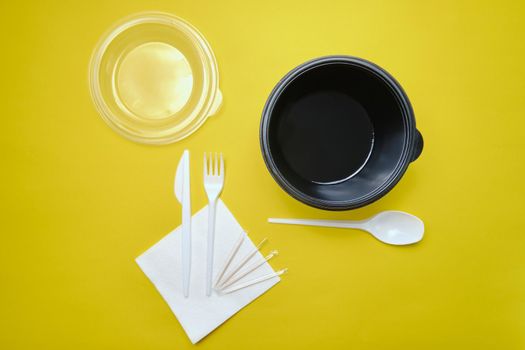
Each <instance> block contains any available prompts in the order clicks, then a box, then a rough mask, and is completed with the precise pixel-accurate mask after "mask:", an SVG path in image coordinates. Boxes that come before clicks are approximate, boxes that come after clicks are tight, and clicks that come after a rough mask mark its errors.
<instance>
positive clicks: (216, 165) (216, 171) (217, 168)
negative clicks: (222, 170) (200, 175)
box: [213, 152, 219, 176]
mask: <svg viewBox="0 0 525 350" xmlns="http://www.w3.org/2000/svg"><path fill="white" fill-rule="evenodd" d="M213 175H215V176H218V175H219V159H218V157H217V152H215V170H214V173H213Z"/></svg>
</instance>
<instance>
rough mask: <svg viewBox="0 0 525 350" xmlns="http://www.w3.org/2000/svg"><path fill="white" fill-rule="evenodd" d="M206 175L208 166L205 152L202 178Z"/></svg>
mask: <svg viewBox="0 0 525 350" xmlns="http://www.w3.org/2000/svg"><path fill="white" fill-rule="evenodd" d="M206 175H208V164H207V162H206V152H204V177H206Z"/></svg>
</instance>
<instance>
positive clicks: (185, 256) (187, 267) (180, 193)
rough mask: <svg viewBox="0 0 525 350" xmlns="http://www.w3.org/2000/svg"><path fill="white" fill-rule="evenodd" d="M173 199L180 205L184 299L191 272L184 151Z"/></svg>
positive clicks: (187, 165) (187, 171)
mask: <svg viewBox="0 0 525 350" xmlns="http://www.w3.org/2000/svg"><path fill="white" fill-rule="evenodd" d="M175 197H177V200H178V201H179V202H180V204H182V251H181V256H182V290H183V293H184V297H185V298H187V297H188V295H189V294H190V271H191V200H190V199H191V196H190V152H189V151H188V150H185V151H184V153H183V154H182V157H181V158H180V161H179V165H178V166H177V172H176V174H175Z"/></svg>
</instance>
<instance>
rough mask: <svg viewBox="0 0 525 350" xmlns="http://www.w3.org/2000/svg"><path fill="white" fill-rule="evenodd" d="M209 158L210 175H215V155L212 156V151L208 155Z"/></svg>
mask: <svg viewBox="0 0 525 350" xmlns="http://www.w3.org/2000/svg"><path fill="white" fill-rule="evenodd" d="M208 157H209V159H208V162H209V163H208V175H210V176H211V175H213V157H212V156H211V152H210V154H209V155H208Z"/></svg>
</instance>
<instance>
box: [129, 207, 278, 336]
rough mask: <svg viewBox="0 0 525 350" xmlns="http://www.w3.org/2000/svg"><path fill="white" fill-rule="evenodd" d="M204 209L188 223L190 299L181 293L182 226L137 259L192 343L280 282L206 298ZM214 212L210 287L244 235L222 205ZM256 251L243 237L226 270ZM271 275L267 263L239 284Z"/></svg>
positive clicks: (260, 284)
mask: <svg viewBox="0 0 525 350" xmlns="http://www.w3.org/2000/svg"><path fill="white" fill-rule="evenodd" d="M207 209H208V207H204V208H203V209H201V210H200V211H199V212H198V213H196V214H195V215H193V217H192V221H191V224H192V227H191V234H192V262H191V281H190V296H189V297H188V298H184V296H183V294H182V277H181V274H182V266H181V259H180V252H181V234H180V231H181V230H180V226H179V227H178V228H176V229H175V230H173V231H172V232H171V233H169V234H168V235H167V236H165V237H164V238H163V239H161V240H160V241H159V242H158V243H156V244H155V245H154V246H153V247H151V248H150V249H148V250H147V251H146V252H145V253H143V254H142V255H141V256H139V257H138V258H137V259H136V261H137V264H138V265H139V266H140V268H141V269H142V271H143V272H144V273H145V274H146V276H148V278H149V279H150V280H151V282H152V283H153V284H154V285H155V287H156V288H157V290H158V291H159V293H160V294H161V295H162V297H163V298H164V300H166V302H167V303H168V305H169V307H170V308H171V310H172V311H173V313H174V314H175V316H176V317H177V319H178V320H179V322H180V324H181V325H182V327H183V328H184V331H185V332H186V334H187V335H188V337H189V338H190V340H191V342H192V343H194V344H195V343H196V342H198V341H199V340H201V339H202V338H204V337H205V336H206V335H208V334H209V333H210V332H211V331H213V330H214V329H215V328H217V327H218V326H219V325H221V324H222V323H223V322H224V321H226V320H227V319H228V318H230V317H231V316H233V315H234V314H235V313H236V312H238V311H239V310H240V309H242V308H243V307H244V306H246V305H248V304H249V303H250V302H252V301H253V300H254V299H256V298H257V297H259V296H260V295H261V294H263V293H264V292H266V291H267V290H268V289H270V288H271V287H272V286H274V285H275V284H276V283H277V282H279V281H280V278H279V277H274V278H272V279H269V280H267V281H264V282H261V283H258V284H256V285H253V286H250V287H247V288H244V289H241V290H239V291H236V292H233V293H231V294H225V295H219V294H217V292H215V291H213V292H212V295H211V296H210V297H207V296H206V245H207V233H208V210H207ZM216 213H217V214H216V215H217V217H216V228H215V256H214V282H215V278H216V277H217V275H218V273H219V272H220V271H219V270H220V268H222V266H223V264H224V262H225V260H226V258H227V257H228V254H229V253H230V251H231V249H232V248H233V246H234V244H235V243H236V241H237V239H238V238H239V235H240V234H241V232H243V230H242V228H241V226H240V225H239V223H238V222H237V220H235V218H234V217H233V215H232V213H231V212H230V211H229V210H228V208H227V207H226V205H225V204H224V203H223V202H222V201H221V200H219V201H218V203H217V212H216ZM254 248H255V245H254V244H253V242H252V241H251V240H250V239H249V237H246V238H245V239H244V242H243V244H242V246H241V247H240V249H239V251H238V253H237V255H236V259H235V260H234V261H233V262H232V264H231V265H230V268H231V267H232V266H234V265H235V264H236V263H237V262H239V260H240V259H242V257H243V256H245V255H246V254H247V253H248V252H250V250H251V249H254ZM252 259H253V261H256V260H257V261H258V259H263V256H262V254H260V253H257V255H255V256H254V257H253V258H252ZM251 261H252V260H251ZM272 272H274V270H273V269H272V267H271V266H270V265H269V264H268V263H265V264H264V265H262V266H261V267H260V268H259V269H257V270H256V271H254V272H252V273H250V274H249V275H248V276H246V277H244V278H243V279H242V281H246V280H251V279H253V278H257V277H259V276H262V275H266V274H268V273H272Z"/></svg>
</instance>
